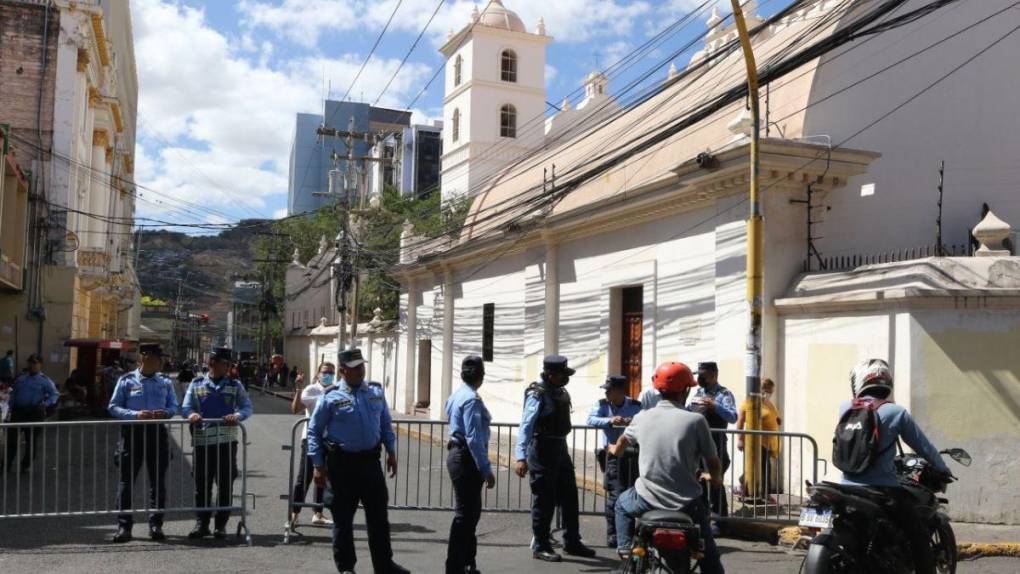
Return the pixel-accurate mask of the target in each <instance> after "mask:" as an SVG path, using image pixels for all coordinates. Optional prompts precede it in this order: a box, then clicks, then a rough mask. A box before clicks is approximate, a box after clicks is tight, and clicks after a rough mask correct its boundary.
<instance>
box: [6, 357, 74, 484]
mask: <svg viewBox="0 0 1020 574" xmlns="http://www.w3.org/2000/svg"><path fill="white" fill-rule="evenodd" d="M42 364H43V360H42V357H40V356H39V355H36V354H32V355H29V356H28V372H27V373H22V374H21V375H19V376H18V378H16V379H14V385H13V386H12V388H11V396H10V399H9V404H10V407H11V422H12V423H40V422H43V421H44V420H46V409H49V408H52V407H54V406H56V405H57V402H58V401H59V400H60V392H59V391H57V386H56V385H54V384H53V381H52V380H50V378H49V377H47V376H46V375H44V374H43V373H42ZM18 430H19V429H17V428H12V429H7V459H6V461H5V462H6V467H7V469H8V470H9V469H11V468H13V467H12V465H13V464H14V459H15V458H16V457H17V456H18V450H19V448H18V447H19V446H20V443H19V441H18ZM20 430H21V434H22V436H23V437H24V439H25V452H24V454H23V455H22V456H21V472H28V469H29V467H31V466H32V460H33V459H35V453H36V452H37V451H38V450H39V431H41V430H42V427H38V426H35V427H26V428H22V429H20Z"/></svg>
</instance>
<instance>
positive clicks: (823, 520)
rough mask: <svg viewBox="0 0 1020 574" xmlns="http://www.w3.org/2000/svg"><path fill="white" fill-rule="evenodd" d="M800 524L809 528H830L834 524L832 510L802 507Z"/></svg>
mask: <svg viewBox="0 0 1020 574" xmlns="http://www.w3.org/2000/svg"><path fill="white" fill-rule="evenodd" d="M799 524H800V525H801V526H806V527H808V528H830V527H831V526H832V511H831V510H818V509H817V508H802V509H801V510H800V521H799Z"/></svg>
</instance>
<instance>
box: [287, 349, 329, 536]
mask: <svg viewBox="0 0 1020 574" xmlns="http://www.w3.org/2000/svg"><path fill="white" fill-rule="evenodd" d="M335 382H336V365H334V364H333V363H330V362H325V363H322V364H321V365H319V372H318V374H317V375H316V377H315V380H314V381H312V384H310V385H308V386H307V387H305V386H304V377H299V379H298V381H297V382H296V383H295V385H296V386H295V389H294V397H293V398H292V399H291V402H290V412H292V413H294V414H300V413H301V412H302V411H304V414H305V417H306V418H308V419H311V417H312V412H314V411H315V405H316V403H318V402H319V399H320V398H322V396H323V395H325V394H326V393H328V392H329V391H331V390H333V384H334V383H335ZM304 427H305V430H304V433H303V436H302V438H301V466H299V467H298V475H297V482H295V483H294V490H293V493H292V496H291V500H292V502H294V503H304V501H305V497H306V496H307V494H308V486H309V484H311V482H312V473H313V465H312V458H311V457H310V456H308V423H307V422H305V424H304ZM325 492H326V489H325V488H322V487H320V486H318V485H316V487H315V504H316V506H313V507H312V512H313V514H312V524H314V525H316V526H330V525H332V524H333V521H332V520H329V519H328V518H326V517H325V516H323V515H322V500H323V497H324V495H325ZM300 512H301V507H300V506H297V505H294V506H292V507H291V509H290V517H289V518H288V520H287V524H286V525H284V528H286V529H288V530H292V529H293V528H294V527H295V526H297V522H298V513H300Z"/></svg>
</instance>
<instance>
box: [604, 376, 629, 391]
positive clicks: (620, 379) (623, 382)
mask: <svg viewBox="0 0 1020 574" xmlns="http://www.w3.org/2000/svg"><path fill="white" fill-rule="evenodd" d="M628 382H629V379H628V378H627V377H625V376H623V375H609V376H608V377H606V382H604V383H602V388H603V389H606V390H609V389H626V388H627V383H628Z"/></svg>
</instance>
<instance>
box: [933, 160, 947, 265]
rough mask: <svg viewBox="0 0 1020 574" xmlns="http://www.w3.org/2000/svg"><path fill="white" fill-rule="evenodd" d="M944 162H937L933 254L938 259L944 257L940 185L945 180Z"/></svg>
mask: <svg viewBox="0 0 1020 574" xmlns="http://www.w3.org/2000/svg"><path fill="white" fill-rule="evenodd" d="M945 171H946V160H942V161H941V162H939V216H938V219H936V220H935V228H936V234H935V253H936V254H937V255H938V256H939V257H945V256H946V250H945V248H944V247H943V245H942V183H943V180H944V178H945Z"/></svg>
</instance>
